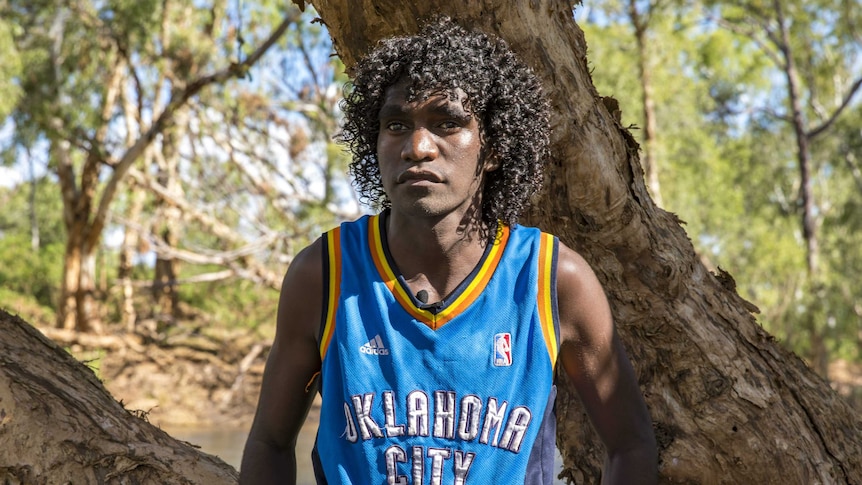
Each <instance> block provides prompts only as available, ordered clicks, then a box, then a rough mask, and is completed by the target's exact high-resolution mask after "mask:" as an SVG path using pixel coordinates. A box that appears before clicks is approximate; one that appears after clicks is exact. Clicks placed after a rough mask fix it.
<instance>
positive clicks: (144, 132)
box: [2, 0, 291, 330]
mask: <svg viewBox="0 0 862 485" xmlns="http://www.w3.org/2000/svg"><path fill="white" fill-rule="evenodd" d="M225 6H226V4H225V2H214V3H212V4H209V5H205V4H196V6H195V7H190V6H189V5H188V4H187V2H171V1H166V2H164V1H155V0H148V1H137V0H135V1H131V0H116V1H108V2H88V1H80V2H72V3H57V2H49V1H35V2H33V1H17V0H10V1H6V2H4V3H3V5H2V16H3V18H4V19H8V20H9V21H10V22H11V23H13V24H14V25H17V26H18V27H19V28H18V29H17V30H16V31H15V32H14V34H15V35H14V36H13V38H14V42H15V47H16V49H17V51H18V52H19V53H20V55H21V58H22V59H23V65H24V69H23V71H22V72H23V73H22V75H21V76H20V78H18V79H19V84H20V86H21V88H22V90H23V93H24V95H23V96H22V97H21V99H20V101H19V102H18V104H17V105H16V108H15V112H14V117H15V124H16V127H20V128H21V129H30V130H33V131H34V132H36V133H39V134H40V137H41V139H44V140H45V142H46V143H47V145H48V154H49V160H50V162H49V163H50V167H51V169H52V171H53V172H54V173H55V174H56V175H57V177H58V179H59V181H60V186H61V189H62V199H63V202H64V223H65V226H66V230H67V243H66V252H65V258H64V277H63V282H62V289H61V296H60V301H59V303H58V311H57V315H58V325H60V326H64V327H67V328H77V329H79V330H99V329H100V327H101V322H100V320H99V317H98V312H95V311H94V304H95V301H94V291H95V286H94V273H95V265H96V262H95V257H94V256H95V253H96V249H97V247H98V245H99V243H100V240H101V237H102V234H103V232H104V230H105V227H106V224H107V223H108V217H109V214H110V209H111V206H112V203H113V202H114V201H115V199H116V198H117V196H118V193H119V191H120V188H121V184H122V182H123V181H124V179H125V178H126V176H127V174H128V173H129V171H130V169H132V168H133V166H134V165H135V164H136V163H138V162H139V160H140V158H141V155H142V154H143V153H144V152H145V151H146V149H147V148H148V147H150V146H151V145H152V144H153V143H154V142H156V141H157V140H160V139H162V138H163V137H164V136H165V133H166V131H167V130H168V129H169V128H170V127H171V126H172V125H174V124H175V118H176V115H177V113H178V112H181V111H182V110H183V109H184V107H185V106H186V105H187V104H188V103H189V101H190V100H193V99H195V98H196V97H197V96H199V95H200V94H201V92H202V91H204V90H205V88H207V87H208V86H211V85H217V84H220V83H223V82H225V81H226V80H228V79H231V78H236V77H241V76H245V75H246V74H247V73H248V71H249V68H250V67H251V66H253V65H254V64H255V63H256V62H257V61H258V60H259V59H260V58H261V56H262V55H263V54H264V53H265V52H266V51H267V50H268V49H269V48H270V47H271V46H272V45H273V44H274V43H275V41H276V40H277V39H278V38H279V37H281V35H282V34H283V33H284V31H285V30H286V29H287V27H288V26H289V24H290V23H291V18H289V17H287V16H285V17H283V18H282V19H281V20H280V23H277V24H274V26H273V27H272V29H271V30H269V31H268V32H267V33H266V34H265V35H264V36H262V37H261V38H257V37H256V38H255V40H259V42H258V43H256V45H254V46H253V50H252V52H251V53H250V54H248V55H247V56H243V58H242V59H238V58H234V59H231V58H229V57H227V56H223V55H221V53H223V52H227V51H228V48H227V45H229V44H230V45H232V44H233V43H234V42H236V40H237V39H236V30H235V29H231V28H230V24H229V23H228V22H227V20H226V18H225V16H224V15H225V11H226V9H225ZM160 32H161V35H162V36H163V37H161V40H162V41H164V40H165V39H167V38H170V39H171V40H170V42H166V43H164V42H159V40H160V37H159V35H160V34H159V33H160ZM165 36H167V37H165ZM217 47H219V48H220V49H221V50H217V49H216V48H217ZM167 72H171V73H173V75H172V76H171V78H170V79H168V78H167V77H166V76H165V73H167ZM129 85H131V86H132V88H131V89H132V90H133V92H134V94H133V96H131V97H130V98H129V99H131V102H132V103H133V104H134V105H136V111H137V113H138V114H139V115H140V118H139V119H138V120H136V121H137V122H136V124H135V125H134V129H135V130H136V132H135V135H134V136H133V138H132V140H133V141H131V142H130V141H129V140H126V139H125V137H124V136H123V135H122V128H121V127H120V126H119V125H118V124H117V123H115V120H116V119H117V116H119V115H120V114H121V113H122V110H123V107H122V106H121V105H120V102H119V100H120V94H121V92H122V91H123V90H124V89H126V87H127V86H129Z"/></svg>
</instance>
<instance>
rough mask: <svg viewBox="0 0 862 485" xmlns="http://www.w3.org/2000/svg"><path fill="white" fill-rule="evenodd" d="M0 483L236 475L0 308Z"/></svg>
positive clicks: (79, 484)
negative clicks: (134, 408)
mask: <svg viewBox="0 0 862 485" xmlns="http://www.w3.org/2000/svg"><path fill="white" fill-rule="evenodd" d="M0 335H2V337H0V483H2V484H8V485H18V484H27V485H40V484H59V483H72V484H75V485H89V484H114V483H116V484H153V485H162V484H206V485H218V484H228V483H236V481H237V478H238V477H237V473H236V470H234V469H233V468H232V467H231V466H229V465H227V464H225V463H224V462H223V461H221V460H220V459H218V458H216V457H214V456H210V455H207V454H205V453H201V452H200V451H198V450H196V449H194V448H192V447H191V446H190V445H188V444H186V443H182V442H179V441H176V440H175V439H173V438H171V437H170V436H168V435H167V434H166V433H165V432H164V431H162V430H160V429H158V428H156V427H154V426H152V425H150V424H149V423H147V422H146V421H145V420H144V419H141V417H138V416H134V415H132V414H131V413H130V412H129V411H127V410H126V409H124V408H123V406H122V405H121V404H120V403H118V402H117V401H115V400H114V399H113V398H112V397H111V395H110V394H108V392H107V391H106V390H105V388H104V387H103V386H102V383H101V382H99V380H98V379H97V378H96V376H95V375H94V374H93V372H92V371H91V370H90V369H89V368H87V367H85V366H84V365H82V364H80V363H79V362H77V361H76V360H75V359H74V358H72V357H71V356H70V355H69V354H68V353H67V352H66V351H64V350H63V349H62V348H60V347H59V346H57V345H56V344H55V343H53V342H52V341H50V340H48V339H47V338H46V337H44V336H43V335H42V334H41V333H39V332H38V331H37V330H36V329H35V328H33V327H32V326H31V325H30V324H28V323H27V322H25V321H23V320H21V319H19V318H17V317H13V316H12V315H9V314H8V313H6V312H4V311H2V310H0Z"/></svg>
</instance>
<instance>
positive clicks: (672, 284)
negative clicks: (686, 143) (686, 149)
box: [297, 0, 862, 484]
mask: <svg viewBox="0 0 862 485" xmlns="http://www.w3.org/2000/svg"><path fill="white" fill-rule="evenodd" d="M297 1H298V0H297ZM298 3H301V2H299V1H298ZM311 3H313V4H314V6H315V8H316V9H317V11H318V12H319V14H320V16H321V18H322V20H323V22H324V23H325V24H326V26H327V27H328V29H329V32H330V35H331V36H332V38H333V41H334V44H335V48H336V51H337V53H338V54H339V55H340V56H341V58H342V60H343V61H344V63H345V65H346V66H348V68H349V67H350V66H352V65H353V64H354V62H355V60H356V59H357V57H359V56H360V55H362V54H363V53H364V52H365V51H366V50H367V49H368V48H369V46H371V45H372V44H373V43H374V42H375V41H376V40H378V39H379V38H380V37H383V36H387V35H391V34H399V33H404V32H412V31H415V30H416V28H417V22H418V20H419V19H421V18H424V17H427V16H429V15H433V14H437V13H444V14H448V15H450V16H452V17H454V18H456V19H459V20H461V21H462V22H463V23H464V24H466V25H471V26H476V27H480V28H482V29H484V30H486V31H488V32H493V33H495V34H498V35H500V36H501V37H503V38H505V39H506V40H507V41H508V42H509V43H510V45H511V46H512V47H513V49H514V50H515V51H517V52H519V53H520V54H521V56H522V57H523V58H524V59H525V60H526V61H527V62H528V63H529V64H531V65H532V66H533V68H534V69H535V70H536V72H537V73H538V74H539V76H540V77H541V78H542V79H543V80H544V84H545V86H546V89H547V92H548V94H549V96H550V98H551V105H552V106H553V109H554V113H553V117H552V126H553V135H552V143H553V147H552V150H553V160H552V161H551V164H550V167H549V171H548V174H547V178H546V187H547V191H546V192H545V194H544V196H543V197H542V198H541V199H540V200H539V201H538V202H537V203H536V204H534V207H533V209H532V213H531V214H530V222H531V223H534V224H536V225H538V226H540V227H543V228H544V229H546V230H549V231H551V232H554V233H556V234H557V235H559V236H560V237H561V238H562V239H563V241H565V242H566V243H568V244H570V245H573V246H574V247H576V248H578V250H579V251H580V252H581V253H582V254H584V256H585V257H586V258H587V259H588V260H589V261H590V263H591V264H592V266H593V268H594V269H595V271H596V273H597V274H598V275H599V278H600V279H601V281H602V282H603V284H604V286H605V289H606V291H607V293H608V297H609V299H610V301H611V304H612V306H613V310H614V316H615V319H616V322H617V325H618V328H619V332H620V334H621V336H622V338H623V340H624V342H625V343H626V345H627V347H628V349H629V353H630V355H631V357H632V359H633V361H634V364H635V367H636V369H637V372H638V377H639V380H640V384H641V386H642V389H643V392H644V394H645V396H646V399H647V403H648V405H649V407H650V411H651V413H652V416H653V420H654V422H655V429H656V434H657V437H658V441H659V446H660V451H661V458H660V460H661V462H660V472H661V479H662V482H665V483H734V484H737V483H745V484H748V483H752V484H754V483H756V484H770V483H781V484H785V483H792V484H815V483H862V424H860V422H859V420H858V418H857V417H856V416H854V414H853V413H852V412H851V410H850V408H849V406H848V405H847V404H846V403H845V402H844V401H843V400H842V399H841V398H840V397H839V396H837V395H836V394H835V393H834V392H833V391H832V390H831V389H830V388H829V386H828V384H827V383H826V382H825V381H824V380H823V379H821V378H820V377H818V376H817V375H816V374H815V373H814V372H812V371H811V370H810V369H808V368H807V367H806V366H805V364H804V363H803V362H802V361H801V360H800V359H798V358H797V357H795V356H794V355H792V354H791V353H789V352H787V351H785V350H783V349H782V348H781V347H780V346H778V345H777V344H776V342H775V340H774V339H773V338H772V337H770V336H769V335H768V334H767V333H766V332H765V331H764V330H763V329H762V328H761V327H760V326H759V325H758V324H757V322H756V320H755V319H754V317H753V316H752V314H751V312H753V311H756V308H755V307H754V306H753V305H751V304H750V303H748V302H746V301H745V300H743V299H742V298H741V297H739V296H738V295H737V293H736V291H735V285H734V282H733V279H732V278H731V277H730V275H728V274H726V273H723V272H721V273H720V274H713V273H711V272H709V271H708V270H707V269H706V268H705V267H704V266H703V264H701V262H700V261H699V259H698V257H697V255H696V254H695V252H694V250H693V248H692V245H691V242H690V241H689V239H688V237H687V236H686V234H685V232H684V231H683V229H682V228H681V226H680V221H679V220H678V219H677V218H676V217H675V216H674V215H672V214H669V213H667V212H665V211H663V210H661V209H660V208H658V207H656V205H655V204H654V203H653V201H652V199H650V197H649V195H648V193H647V190H646V187H645V184H644V179H643V171H642V169H641V166H640V162H639V160H638V153H637V152H638V146H637V144H636V143H635V141H634V139H633V138H632V137H631V135H630V134H629V133H628V132H627V131H626V130H625V129H623V128H622V127H621V125H620V123H619V120H618V119H615V117H614V115H613V114H612V110H609V109H607V108H606V106H605V103H608V104H609V105H612V104H613V103H614V101H613V100H609V99H607V98H602V97H601V96H599V94H598V93H597V92H596V90H595V88H594V86H593V84H592V80H591V78H590V75H589V66H588V64H587V60H586V52H587V45H586V41H585V39H584V36H583V32H582V31H581V30H580V28H579V27H578V26H577V25H576V23H575V22H574V20H573V16H572V9H571V7H572V3H571V2H564V1H559V0H530V1H526V0H524V1H508V0H475V1H471V2H464V1H461V0H448V1H447V0H426V1H423V2H403V1H400V0H313V1H312V2H311ZM593 62H595V63H599V62H602V60H601V59H593ZM632 68H633V69H634V68H635V67H634V66H633V67H632ZM561 388H562V391H561V398H560V402H559V404H558V408H557V409H558V415H559V416H558V417H559V420H560V424H561V426H560V427H559V436H558V445H559V448H560V450H561V451H562V453H563V457H564V462H565V467H566V468H565V470H564V472H563V473H564V475H565V476H566V477H568V478H570V479H572V480H574V481H575V482H577V483H597V481H598V476H599V474H600V471H599V470H600V465H601V460H602V453H603V450H602V447H601V444H600V442H599V441H598V439H597V438H596V436H595V434H594V432H593V431H592V429H591V427H590V426H589V425H588V423H587V421H586V420H585V415H584V412H583V411H582V409H581V406H580V404H579V403H578V400H577V398H576V397H575V395H574V394H573V391H572V389H571V388H570V387H569V386H568V385H566V384H565V383H563V384H562V385H561Z"/></svg>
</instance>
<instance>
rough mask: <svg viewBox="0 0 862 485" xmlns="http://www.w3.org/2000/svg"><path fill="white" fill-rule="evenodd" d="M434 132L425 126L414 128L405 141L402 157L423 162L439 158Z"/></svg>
mask: <svg viewBox="0 0 862 485" xmlns="http://www.w3.org/2000/svg"><path fill="white" fill-rule="evenodd" d="M437 153H438V151H437V142H436V140H435V139H434V134H433V133H431V132H430V131H428V130H427V129H425V128H423V127H418V128H416V129H414V130H413V131H412V132H411V133H410V136H408V137H407V139H406V140H405V141H404V146H403V147H402V149H401V159H402V160H404V161H406V162H423V161H428V160H433V159H435V158H437Z"/></svg>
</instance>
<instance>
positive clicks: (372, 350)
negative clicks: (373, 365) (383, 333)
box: [359, 334, 389, 355]
mask: <svg viewBox="0 0 862 485" xmlns="http://www.w3.org/2000/svg"><path fill="white" fill-rule="evenodd" d="M359 351H360V352H362V353H363V354H368V355H389V349H387V348H386V347H384V346H383V339H381V338H380V334H377V336H376V337H374V338H373V339H371V340H369V341H368V343H367V344H364V345H362V346H361V347H359Z"/></svg>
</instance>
